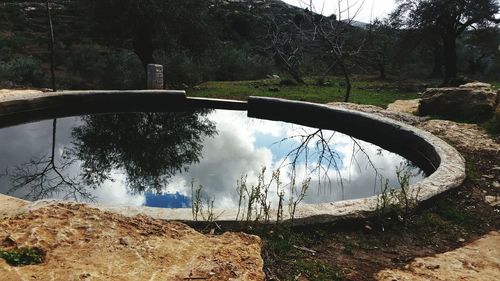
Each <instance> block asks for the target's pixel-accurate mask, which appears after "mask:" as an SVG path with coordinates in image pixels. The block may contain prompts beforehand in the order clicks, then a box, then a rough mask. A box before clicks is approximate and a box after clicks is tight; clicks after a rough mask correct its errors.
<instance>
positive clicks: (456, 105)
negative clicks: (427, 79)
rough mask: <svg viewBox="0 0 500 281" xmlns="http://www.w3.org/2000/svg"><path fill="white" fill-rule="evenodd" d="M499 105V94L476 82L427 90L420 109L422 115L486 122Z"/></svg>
mask: <svg viewBox="0 0 500 281" xmlns="http://www.w3.org/2000/svg"><path fill="white" fill-rule="evenodd" d="M497 104H498V94H497V92H496V91H494V90H493V89H492V88H491V85H489V84H486V83H480V82H474V83H469V84H465V85H462V86H460V87H449V88H430V89H427V90H426V91H425V92H424V93H423V95H422V99H421V101H420V105H419V108H418V111H419V114H420V115H438V116H442V117H447V118H452V119H474V120H485V119H488V118H490V117H491V116H492V115H493V113H494V112H495V109H496V107H497Z"/></svg>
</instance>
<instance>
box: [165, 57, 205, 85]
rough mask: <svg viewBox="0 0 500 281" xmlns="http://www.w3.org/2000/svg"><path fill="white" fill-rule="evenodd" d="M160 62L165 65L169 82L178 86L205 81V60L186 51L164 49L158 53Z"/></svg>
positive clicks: (166, 77) (166, 78)
mask: <svg viewBox="0 0 500 281" xmlns="http://www.w3.org/2000/svg"><path fill="white" fill-rule="evenodd" d="M158 57H159V58H160V59H159V63H160V64H162V65H163V66H164V69H165V70H164V72H165V80H166V82H167V84H169V85H170V86H173V87H178V86H180V85H182V84H186V85H196V84H199V83H200V82H202V81H203V70H202V68H203V66H202V65H203V64H204V63H203V62H201V61H200V59H195V58H193V57H191V56H189V55H188V54H187V53H185V52H180V51H175V50H174V51H171V52H167V51H162V52H159V54H158Z"/></svg>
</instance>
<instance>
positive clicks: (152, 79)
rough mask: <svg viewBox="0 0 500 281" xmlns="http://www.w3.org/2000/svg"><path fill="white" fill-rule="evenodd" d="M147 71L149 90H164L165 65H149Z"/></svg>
mask: <svg viewBox="0 0 500 281" xmlns="http://www.w3.org/2000/svg"><path fill="white" fill-rule="evenodd" d="M147 70H148V71H147V72H148V73H147V76H148V77H147V79H148V89H150V90H163V65H161V64H148V66H147Z"/></svg>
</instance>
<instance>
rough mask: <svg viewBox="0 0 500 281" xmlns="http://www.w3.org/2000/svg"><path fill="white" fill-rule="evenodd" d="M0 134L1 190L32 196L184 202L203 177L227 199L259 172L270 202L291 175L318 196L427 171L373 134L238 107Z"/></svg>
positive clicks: (346, 193) (233, 203)
mask: <svg viewBox="0 0 500 281" xmlns="http://www.w3.org/2000/svg"><path fill="white" fill-rule="evenodd" d="M0 141H1V146H0V171H1V172H0V192H1V193H4V194H11V195H14V196H17V197H21V198H27V199H30V200H35V199H46V198H65V199H73V200H79V201H95V202H99V203H104V204H127V205H136V206H140V205H146V206H154V207H166V208H190V207H191V197H192V189H193V186H194V187H195V188H197V187H199V186H200V185H201V186H202V187H203V188H202V189H201V195H202V197H203V198H204V200H206V199H209V200H213V201H214V206H215V207H224V208H229V207H237V206H238V200H239V196H238V192H237V186H238V184H239V185H240V186H241V182H242V181H243V182H246V185H247V186H252V185H257V184H258V181H259V177H260V178H261V182H262V183H263V185H264V186H269V195H268V200H269V201H270V202H271V203H272V204H276V203H277V201H278V199H277V198H278V195H277V194H278V192H279V191H283V192H285V193H287V194H291V193H290V187H291V186H292V184H291V183H292V182H293V181H292V180H291V179H295V187H296V191H298V190H300V189H301V187H302V185H303V183H307V186H308V188H307V192H306V196H305V198H304V201H303V202H304V203H320V202H332V201H339V200H346V199H355V198H363V197H368V196H372V195H375V194H378V193H380V190H381V187H382V186H383V185H384V183H385V182H386V181H388V183H389V185H390V186H392V187H397V186H398V180H397V176H396V172H397V171H398V170H404V171H407V172H409V173H411V179H410V182H411V183H413V182H416V181H419V180H421V179H422V178H423V177H424V176H425V175H424V174H423V172H421V170H420V169H419V168H418V167H416V166H414V165H413V164H412V163H411V162H409V161H408V160H406V159H404V158H403V157H401V156H399V155H397V154H394V153H391V152H389V151H386V150H384V149H381V148H380V147H378V146H375V145H373V144H370V143H367V142H363V141H360V140H356V139H353V138H351V137H350V136H347V135H344V134H341V133H338V132H334V131H329V130H318V129H315V128H310V127H304V126H300V125H296V124H289V123H284V122H275V121H267V120H260V119H252V118H248V117H247V116H246V112H240V111H227V110H210V111H200V112H195V113H133V114H108V115H94V116H80V117H69V118H62V119H57V120H55V121H54V120H46V121H41V122H36V123H29V124H23V125H18V126H14V127H9V128H4V129H1V130H0ZM263 170H264V171H263ZM276 171H279V181H280V184H279V185H278V186H277V185H276V178H275V180H274V181H271V179H272V174H273V172H275V174H276ZM287 196H288V195H287ZM285 198H286V196H285Z"/></svg>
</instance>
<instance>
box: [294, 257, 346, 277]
mask: <svg viewBox="0 0 500 281" xmlns="http://www.w3.org/2000/svg"><path fill="white" fill-rule="evenodd" d="M296 265H297V271H299V272H300V273H302V274H304V275H306V276H307V277H308V280H311V281H335V280H342V279H343V274H342V271H341V270H339V269H337V268H333V267H331V266H329V265H327V264H325V263H324V262H322V261H320V260H309V259H301V260H298V261H297V263H296Z"/></svg>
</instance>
